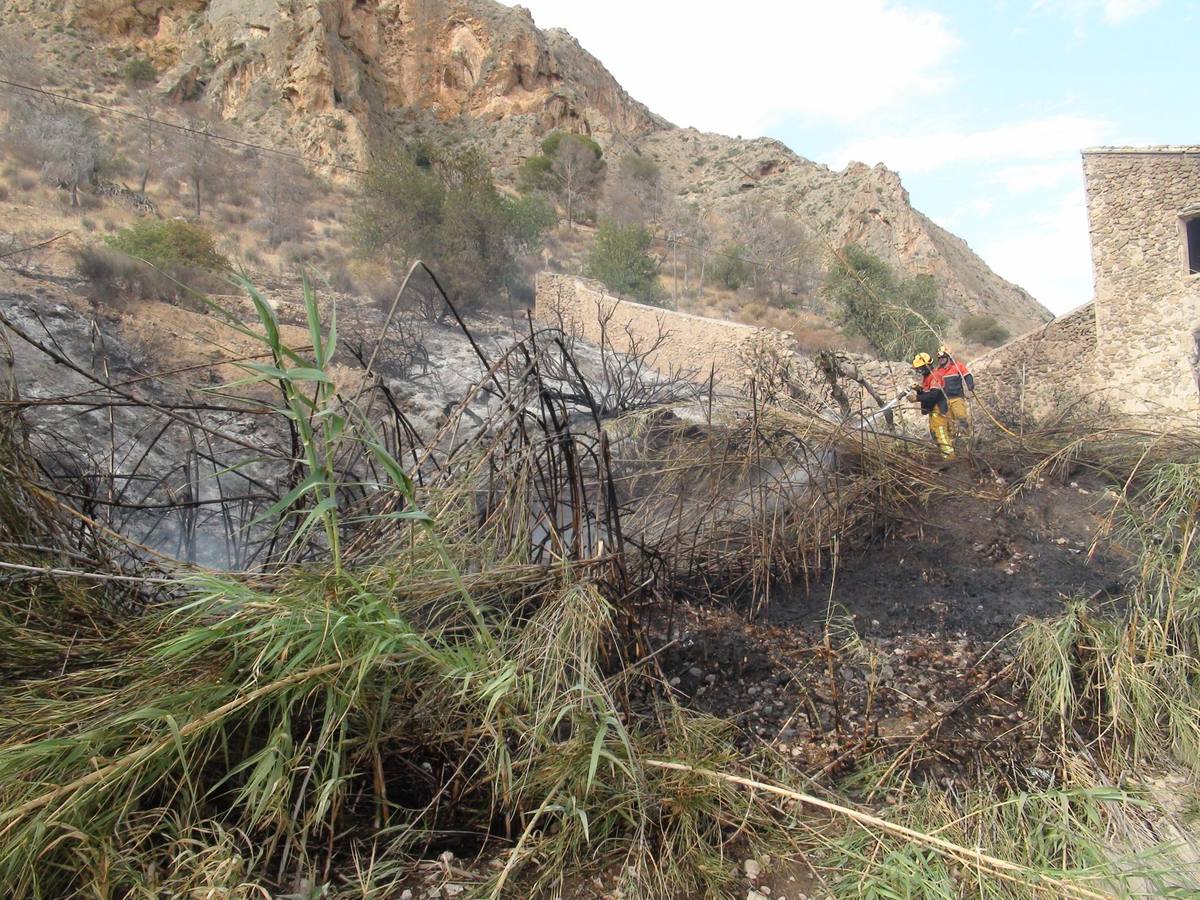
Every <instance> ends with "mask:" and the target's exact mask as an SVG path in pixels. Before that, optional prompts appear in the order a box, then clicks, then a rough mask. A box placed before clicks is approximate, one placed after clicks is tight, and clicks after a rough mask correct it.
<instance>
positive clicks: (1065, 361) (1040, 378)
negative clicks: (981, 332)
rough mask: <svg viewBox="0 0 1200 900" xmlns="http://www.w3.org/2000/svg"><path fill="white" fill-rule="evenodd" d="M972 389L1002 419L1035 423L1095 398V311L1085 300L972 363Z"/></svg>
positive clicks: (1098, 388)
mask: <svg viewBox="0 0 1200 900" xmlns="http://www.w3.org/2000/svg"><path fill="white" fill-rule="evenodd" d="M970 365H971V370H972V371H973V372H974V373H975V376H976V378H975V390H976V393H977V395H978V397H979V399H980V400H982V401H983V402H984V403H986V404H987V406H988V409H989V411H991V412H992V414H993V415H995V416H996V417H997V418H999V419H1000V420H1001V421H1002V422H1021V421H1033V420H1037V419H1041V418H1044V417H1046V416H1049V415H1052V414H1054V413H1056V412H1061V411H1064V410H1066V409H1067V408H1068V407H1069V406H1071V405H1072V404H1075V403H1076V402H1077V401H1080V400H1082V401H1088V402H1099V401H1100V400H1101V399H1103V385H1102V384H1101V382H1100V380H1099V378H1098V377H1097V370H1096V313H1095V306H1094V304H1091V303H1088V304H1085V305H1084V306H1081V307H1079V308H1078V309H1076V310H1073V311H1071V312H1069V313H1066V314H1065V315H1062V316H1059V317H1058V318H1057V319H1055V320H1054V321H1052V322H1048V323H1047V324H1045V325H1043V326H1042V327H1041V328H1036V329H1034V330H1033V331H1030V332H1027V333H1026V334H1023V335H1020V336H1019V337H1016V338H1013V339H1012V340H1011V341H1009V342H1008V343H1007V344H1005V345H1004V346H1002V347H997V348H996V349H995V350H992V351H990V352H989V353H986V354H984V355H983V356H981V357H979V358H978V359H976V360H974V361H971V363H970Z"/></svg>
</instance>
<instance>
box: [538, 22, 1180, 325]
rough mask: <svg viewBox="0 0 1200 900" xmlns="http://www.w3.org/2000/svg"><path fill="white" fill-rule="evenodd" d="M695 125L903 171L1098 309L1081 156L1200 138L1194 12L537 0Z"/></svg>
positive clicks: (1042, 286)
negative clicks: (1095, 149)
mask: <svg viewBox="0 0 1200 900" xmlns="http://www.w3.org/2000/svg"><path fill="white" fill-rule="evenodd" d="M523 5H525V6H527V7H528V8H529V9H530V10H531V11H532V12H533V15H534V19H535V20H536V22H537V24H538V25H539V26H541V27H543V28H547V27H563V28H566V29H567V30H568V31H570V32H571V33H572V34H574V35H575V37H577V38H578V39H579V41H580V43H582V44H583V46H584V47H586V48H587V49H588V50H590V51H591V52H592V53H594V54H595V55H596V56H598V57H599V58H600V59H601V60H602V61H603V62H604V63H605V64H606V65H607V66H608V68H609V69H610V70H611V71H612V72H613V74H614V75H615V76H616V77H617V79H618V80H619V81H620V82H621V83H622V84H623V85H624V86H625V88H626V89H627V90H628V91H629V92H630V93H631V94H632V95H633V96H634V97H636V98H638V99H639V100H642V101H643V102H645V103H646V104H647V105H648V106H650V108H651V109H653V110H654V111H655V112H657V113H659V114H661V115H663V116H666V117H667V118H668V119H670V120H671V121H672V122H674V123H675V124H677V125H681V126H688V125H691V126H695V127H697V128H700V129H702V130H705V131H718V132H722V133H725V134H733V135H742V136H743V137H757V136H761V135H766V136H770V137H774V138H778V139H780V140H782V141H783V142H784V143H786V144H787V145H788V146H790V147H791V148H792V149H793V150H795V151H796V152H797V153H799V154H800V155H801V156H805V157H808V158H809V159H813V160H816V161H817V162H821V163H825V164H826V165H829V166H831V167H833V168H837V169H840V168H841V167H842V166H844V165H845V164H846V163H847V162H848V161H850V160H860V161H862V162H866V163H870V164H874V163H876V162H883V163H886V164H887V165H888V166H889V167H890V168H892V169H895V170H897V171H898V172H899V173H900V175H901V178H902V179H903V181H904V185H905V187H907V188H908V190H909V192H910V194H911V196H912V201H913V204H914V205H915V206H916V207H917V208H918V209H920V210H921V211H922V212H925V213H926V214H928V215H930V216H931V217H933V219H935V220H936V221H937V222H939V223H940V224H942V225H944V226H945V227H947V228H949V229H950V230H952V231H954V232H955V233H956V234H958V235H959V236H961V237H963V238H965V239H966V240H967V242H968V243H969V244H970V245H971V247H972V248H973V249H974V250H975V251H976V252H977V253H979V254H980V255H981V256H982V257H983V258H984V259H985V260H986V261H987V262H988V264H989V265H991V266H992V268H993V269H995V270H996V271H997V272H999V273H1000V274H1001V275H1003V276H1004V277H1005V278H1008V279H1010V280H1012V281H1015V282H1017V283H1018V284H1020V285H1022V286H1023V287H1025V288H1026V289H1028V290H1029V291H1030V292H1031V293H1032V294H1033V295H1034V296H1035V297H1037V298H1038V299H1039V300H1041V301H1042V302H1043V303H1045V304H1046V305H1047V306H1049V307H1050V309H1052V310H1054V311H1055V312H1065V311H1066V310H1068V309H1070V308H1072V307H1074V306H1078V305H1079V304H1080V303H1084V302H1087V301H1088V300H1090V299H1091V296H1092V280H1091V255H1090V249H1089V243H1088V237H1087V214H1086V211H1085V208H1084V196H1083V176H1082V171H1081V167H1080V158H1079V151H1080V149H1082V148H1083V147H1088V146H1094V145H1098V144H1171V143H1196V142H1200V94H1198V93H1197V85H1198V84H1200V75H1198V74H1197V72H1196V69H1195V61H1196V50H1195V47H1196V40H1197V36H1198V31H1200V0H895V2H892V0H792V2H770V0H738V2H723V3H703V2H695V0H691V2H680V0H648V2H647V0H639V2H633V0H604V2H597V0H524V3H523Z"/></svg>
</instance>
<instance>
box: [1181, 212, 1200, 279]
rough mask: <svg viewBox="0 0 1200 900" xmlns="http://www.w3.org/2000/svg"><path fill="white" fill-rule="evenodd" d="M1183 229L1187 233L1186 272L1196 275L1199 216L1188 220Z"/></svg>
mask: <svg viewBox="0 0 1200 900" xmlns="http://www.w3.org/2000/svg"><path fill="white" fill-rule="evenodd" d="M1183 227H1184V230H1185V231H1186V232H1187V238H1186V239H1187V263H1188V271H1189V272H1191V273H1192V274H1193V275H1196V274H1198V273H1200V216H1194V217H1192V218H1190V219H1188V220H1187V221H1186V222H1184V223H1183Z"/></svg>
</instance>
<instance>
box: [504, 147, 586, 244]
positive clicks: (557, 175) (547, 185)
mask: <svg viewBox="0 0 1200 900" xmlns="http://www.w3.org/2000/svg"><path fill="white" fill-rule="evenodd" d="M603 155H604V151H603V150H602V149H601V147H600V145H599V144H597V143H596V142H595V141H594V140H593V139H592V138H590V137H588V136H587V135H585V134H573V133H568V132H563V131H555V132H554V133H552V134H550V135H549V136H548V137H546V139H545V140H543V141H542V152H541V153H540V154H538V155H536V156H531V157H529V158H528V159H527V160H525V162H523V163H522V164H521V168H520V170H519V172H518V173H517V186H518V187H519V188H520V189H521V190H522V191H525V192H528V191H546V192H551V193H554V194H556V195H557V196H558V198H559V200H561V201H562V204H563V206H564V207H565V211H566V214H567V224H568V225H571V226H572V227H574V225H575V223H576V222H582V221H586V220H587V219H588V218H589V217H590V216H591V215H592V211H591V210H590V209H589V206H590V202H589V201H591V200H592V199H593V197H594V196H595V193H596V191H597V190H598V189H599V187H600V185H601V183H602V182H603V181H604V159H603Z"/></svg>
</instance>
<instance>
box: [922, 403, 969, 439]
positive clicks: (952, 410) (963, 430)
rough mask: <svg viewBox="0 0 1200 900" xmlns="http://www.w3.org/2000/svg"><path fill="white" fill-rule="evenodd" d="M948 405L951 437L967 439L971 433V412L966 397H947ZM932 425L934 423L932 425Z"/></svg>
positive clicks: (947, 416)
mask: <svg viewBox="0 0 1200 900" xmlns="http://www.w3.org/2000/svg"><path fill="white" fill-rule="evenodd" d="M946 405H947V407H948V412H947V414H946V418H947V419H949V420H950V434H951V437H954V438H958V437H966V436H968V435H969V434H970V433H971V412H970V410H969V409H968V408H967V398H966V397H947V398H946ZM930 424H931V425H932V422H931V423H930Z"/></svg>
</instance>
